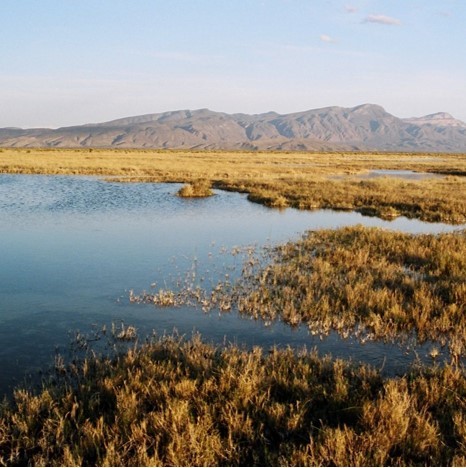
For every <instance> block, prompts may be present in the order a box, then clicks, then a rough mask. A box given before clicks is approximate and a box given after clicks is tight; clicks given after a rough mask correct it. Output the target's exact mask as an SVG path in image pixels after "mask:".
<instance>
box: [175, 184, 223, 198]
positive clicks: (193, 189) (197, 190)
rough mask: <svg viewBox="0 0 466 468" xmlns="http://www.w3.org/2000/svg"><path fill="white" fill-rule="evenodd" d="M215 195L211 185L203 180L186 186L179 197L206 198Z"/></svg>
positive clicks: (180, 191) (181, 189)
mask: <svg viewBox="0 0 466 468" xmlns="http://www.w3.org/2000/svg"><path fill="white" fill-rule="evenodd" d="M213 194H214V192H212V189H211V187H210V183H209V182H205V181H203V180H200V181H198V182H192V183H190V184H186V185H184V186H183V187H181V188H180V190H178V196H179V197H182V198H205V197H210V196H212V195H213Z"/></svg>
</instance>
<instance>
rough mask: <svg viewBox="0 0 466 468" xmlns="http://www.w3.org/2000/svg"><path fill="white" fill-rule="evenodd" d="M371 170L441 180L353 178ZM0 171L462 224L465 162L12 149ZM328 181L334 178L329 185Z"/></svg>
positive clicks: (426, 157) (422, 157)
mask: <svg viewBox="0 0 466 468" xmlns="http://www.w3.org/2000/svg"><path fill="white" fill-rule="evenodd" d="M374 169H395V170H396V169H404V170H412V171H419V172H430V173H436V174H445V175H446V177H445V178H438V179H437V178H436V179H424V180H403V179H401V178H396V177H381V178H377V179H360V178H358V175H364V174H366V173H367V172H368V171H371V170H374ZM0 172H3V173H13V174H14V173H21V174H83V175H99V176H107V177H110V176H112V177H113V179H112V180H120V181H124V182H131V181H147V182H181V183H188V184H194V183H198V182H199V181H205V182H206V183H208V184H210V185H211V186H212V187H214V188H221V189H224V190H232V191H239V192H245V193H248V194H249V199H250V200H252V201H255V202H257V203H262V204H265V205H268V206H273V207H279V208H286V207H288V206H292V207H295V208H299V209H318V208H329V209H339V210H358V211H360V212H362V213H365V214H370V215H374V216H380V217H386V218H393V217H395V216H399V215H403V216H408V217H411V218H419V219H422V220H425V221H444V222H449V223H455V224H461V223H465V222H466V203H464V200H465V199H466V178H465V177H464V175H466V155H461V154H457V155H445V154H442V155H439V154H396V153H393V154H389V153H299V152H296V153H292V152H289V153H285V152H284V153H280V152H228V151H199V152H196V151H162V150H122V149H120V150H108V149H94V150H92V151H90V150H89V149H18V148H4V149H3V151H2V152H1V153H0ZM335 176H338V178H337V179H336V178H335Z"/></svg>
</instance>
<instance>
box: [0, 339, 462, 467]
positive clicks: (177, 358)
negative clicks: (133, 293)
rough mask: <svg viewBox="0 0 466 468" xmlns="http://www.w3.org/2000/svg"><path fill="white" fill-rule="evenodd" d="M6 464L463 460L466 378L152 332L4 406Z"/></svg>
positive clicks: (0, 426) (0, 456) (0, 440)
mask: <svg viewBox="0 0 466 468" xmlns="http://www.w3.org/2000/svg"><path fill="white" fill-rule="evenodd" d="M0 412H1V419H0V464H2V465H23V466H24V465H48V466H60V465H75V466H82V465H84V466H92V465H101V466H155V465H169V466H215V465H223V466H230V465H233V466H243V465H249V466H257V465H259V466H263V465H272V466H278V465H288V466H304V465H314V466H323V465H337V466H338V465H340V466H353V465H356V466H358V465H372V466H379V465H404V466H412V465H431V466H447V465H464V464H465V463H466V429H465V428H466V416H465V415H466V379H465V375H464V370H463V369H460V368H458V367H451V366H446V367H444V368H434V369H430V370H421V369H419V370H412V371H411V372H410V373H408V374H407V375H406V376H403V377H399V378H383V377H381V375H380V373H379V372H377V371H375V370H373V369H370V368H369V367H366V366H355V365H352V364H350V363H348V362H344V361H342V360H332V359H331V358H330V357H320V356H318V355H317V353H316V352H309V351H305V350H303V351H301V352H297V353H296V352H294V351H292V350H290V349H287V350H278V349H273V350H271V351H270V352H268V353H265V352H263V351H262V350H261V349H260V348H254V349H253V350H251V351H246V350H242V349H240V348H238V347H235V346H229V347H225V348H215V347H213V346H211V345H208V344H206V343H204V342H202V340H201V339H200V338H199V337H198V336H194V337H193V338H192V339H191V340H187V341H186V340H183V339H181V338H177V337H175V336H168V337H163V338H158V339H156V338H154V339H153V340H152V341H151V342H150V343H147V344H145V345H143V346H142V347H140V348H139V349H130V350H129V351H128V352H127V353H125V354H123V355H120V356H119V357H118V358H116V359H113V360H109V359H105V358H97V357H95V356H94V357H91V358H89V359H87V360H85V361H84V362H83V363H82V364H79V365H76V364H72V365H70V366H69V367H66V368H62V369H61V371H60V373H59V374H58V375H57V376H56V378H55V382H50V383H49V384H46V385H45V386H44V388H43V389H42V391H41V392H39V393H38V394H36V395H34V394H32V393H31V392H29V391H26V390H19V389H18V390H16V392H15V395H14V401H12V402H10V403H7V402H4V403H3V404H2V405H1V407H0Z"/></svg>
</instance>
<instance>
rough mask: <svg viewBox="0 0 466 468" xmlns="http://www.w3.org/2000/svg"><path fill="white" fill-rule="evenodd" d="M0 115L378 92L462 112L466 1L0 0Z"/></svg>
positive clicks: (55, 122) (227, 104)
mask: <svg viewBox="0 0 466 468" xmlns="http://www.w3.org/2000/svg"><path fill="white" fill-rule="evenodd" d="M0 18H2V25H1V28H0V127H22V128H28V127H49V128H56V127H61V126H69V125H79V124H84V123H92V122H104V121H108V120H112V119H117V118H120V117H127V116H133V115H141V114H149V113H158V112H165V111H170V110H178V109H200V108H209V109H211V110H214V111H219V112H228V113H235V112H244V113H251V114H255V113H263V112H268V111H276V112H279V113H282V114H284V113H291V112H299V111H304V110H308V109H315V108H321V107H327V106H342V107H353V106H357V105H359V104H364V103H373V104H379V105H381V106H383V107H384V108H385V110H386V111H387V112H390V113H391V114H393V115H395V116H397V117H402V118H406V117H413V116H422V115H427V114H431V113H434V112H448V113H450V114H452V115H453V116H454V117H456V118H458V119H460V120H463V121H466V52H465V50H466V27H465V25H466V1H465V0H385V1H381V0H228V1H227V0H0Z"/></svg>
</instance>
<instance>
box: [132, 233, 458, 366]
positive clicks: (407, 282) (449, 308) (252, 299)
mask: <svg viewBox="0 0 466 468" xmlns="http://www.w3.org/2000/svg"><path fill="white" fill-rule="evenodd" d="M243 254H244V255H243V256H242V262H243V264H242V271H241V274H239V275H237V276H236V278H235V279H233V278H230V277H228V280H227V281H224V280H221V279H220V280H218V281H217V283H212V287H211V288H210V289H209V288H205V287H204V286H203V285H202V284H201V283H200V282H196V281H195V278H194V276H193V274H194V273H193V271H188V272H187V274H186V278H185V280H184V281H179V282H178V284H177V287H176V288H175V289H173V290H172V289H166V290H163V289H162V290H158V291H156V292H154V293H146V292H142V293H140V294H136V295H133V293H132V294H131V296H130V300H131V301H132V302H136V303H138V302H144V303H149V304H154V305H156V306H166V305H169V306H180V305H194V306H201V307H202V310H204V311H205V312H208V311H210V310H212V309H217V310H220V311H222V312H227V311H230V310H232V309H236V310H238V311H239V312H240V313H241V314H244V315H248V316H252V317H254V318H256V319H262V320H264V321H265V322H266V323H270V322H271V321H274V320H281V321H283V322H285V323H288V324H289V325H291V326H299V325H302V324H306V325H307V326H308V328H309V331H310V333H311V334H313V335H315V334H318V335H326V334H328V333H329V332H330V331H332V330H335V331H337V332H338V333H339V334H340V335H341V336H343V337H345V338H346V337H348V336H350V335H352V336H355V337H357V338H359V339H360V340H361V341H362V342H365V341H367V340H385V341H397V342H407V341H408V340H409V342H410V343H411V342H412V341H413V339H414V340H415V341H417V342H420V343H423V342H425V341H434V342H436V343H438V344H439V345H441V346H446V347H447V348H448V350H449V353H450V357H451V359H452V362H453V363H457V362H458V360H459V359H460V357H461V356H464V355H465V354H466V231H464V230H463V231H457V232H453V233H448V234H440V235H432V234H426V235H411V234H403V233H397V232H392V231H386V230H382V229H378V228H365V227H362V226H357V227H348V228H342V229H338V230H319V231H311V232H309V233H307V234H306V235H305V236H303V238H302V239H301V240H298V241H294V242H289V243H287V244H284V245H281V246H278V247H276V248H274V249H266V250H265V251H263V252H262V254H260V253H259V251H256V250H254V249H245V251H244V252H243ZM411 344H412V343H411ZM438 354H439V351H438V350H437V352H435V351H432V352H431V356H432V358H433V359H435V358H436V357H437V356H438Z"/></svg>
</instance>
